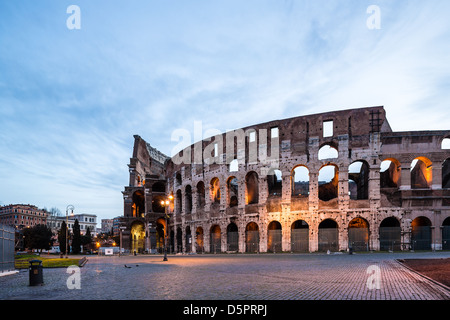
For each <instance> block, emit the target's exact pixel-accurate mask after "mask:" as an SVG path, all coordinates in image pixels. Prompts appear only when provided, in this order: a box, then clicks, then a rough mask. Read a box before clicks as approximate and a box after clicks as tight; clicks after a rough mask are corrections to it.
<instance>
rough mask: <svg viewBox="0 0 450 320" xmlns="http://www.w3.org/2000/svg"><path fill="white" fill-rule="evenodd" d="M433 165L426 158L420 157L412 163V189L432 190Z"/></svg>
mask: <svg viewBox="0 0 450 320" xmlns="http://www.w3.org/2000/svg"><path fill="white" fill-rule="evenodd" d="M432 169H433V168H432V163H431V161H430V160H429V159H427V158H425V157H418V158H416V159H414V160H413V161H412V162H411V188H412V189H424V188H430V187H431V182H432V172H433V170H432Z"/></svg>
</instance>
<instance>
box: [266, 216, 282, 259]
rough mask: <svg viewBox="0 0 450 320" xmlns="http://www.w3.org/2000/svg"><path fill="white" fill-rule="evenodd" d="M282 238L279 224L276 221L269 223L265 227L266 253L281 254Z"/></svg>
mask: <svg viewBox="0 0 450 320" xmlns="http://www.w3.org/2000/svg"><path fill="white" fill-rule="evenodd" d="M282 238H283V237H282V228H281V223H279V222H278V221H276V220H274V221H271V222H270V223H269V225H268V226H267V251H268V252H281V251H282Z"/></svg>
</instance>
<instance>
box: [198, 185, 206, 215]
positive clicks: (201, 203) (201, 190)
mask: <svg viewBox="0 0 450 320" xmlns="http://www.w3.org/2000/svg"><path fill="white" fill-rule="evenodd" d="M204 207H205V183H204V182H203V181H199V182H198V183H197V209H203V208H204Z"/></svg>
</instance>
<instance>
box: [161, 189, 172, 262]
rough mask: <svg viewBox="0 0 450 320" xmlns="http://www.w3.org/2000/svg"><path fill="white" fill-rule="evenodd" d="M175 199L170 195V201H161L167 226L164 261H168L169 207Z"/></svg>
mask: <svg viewBox="0 0 450 320" xmlns="http://www.w3.org/2000/svg"><path fill="white" fill-rule="evenodd" d="M172 199H173V196H172V195H169V197H168V200H167V199H166V200H162V201H161V205H162V206H164V218H165V221H166V225H165V227H164V259H163V261H167V238H168V234H167V231H168V229H169V227H168V224H167V219H168V218H169V216H168V214H167V207H168V206H169V204H170V200H172Z"/></svg>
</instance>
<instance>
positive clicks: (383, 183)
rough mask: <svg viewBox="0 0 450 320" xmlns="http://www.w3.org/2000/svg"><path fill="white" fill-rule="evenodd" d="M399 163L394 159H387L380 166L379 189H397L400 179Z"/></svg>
mask: <svg viewBox="0 0 450 320" xmlns="http://www.w3.org/2000/svg"><path fill="white" fill-rule="evenodd" d="M401 176H402V174H401V168H400V162H399V161H398V160H397V159H394V158H388V159H386V160H384V161H382V162H381V165H380V188H398V186H399V185H400V179H401Z"/></svg>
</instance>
